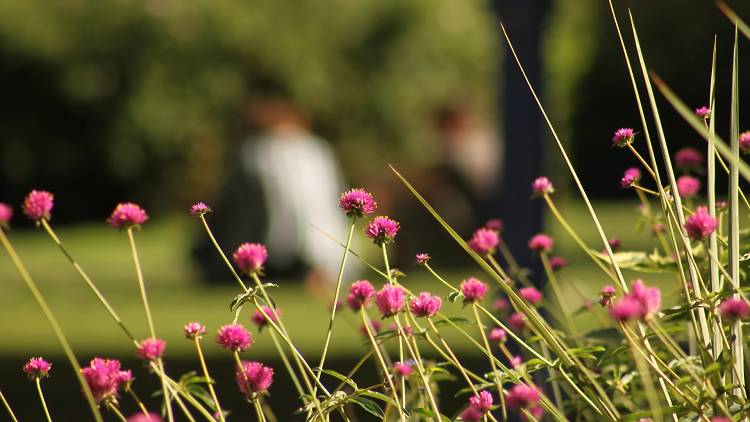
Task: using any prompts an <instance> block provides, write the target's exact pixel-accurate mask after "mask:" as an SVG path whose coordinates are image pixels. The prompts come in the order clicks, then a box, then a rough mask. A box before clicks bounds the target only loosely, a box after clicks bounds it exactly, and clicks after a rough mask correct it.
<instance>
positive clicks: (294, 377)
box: [268, 330, 318, 397]
mask: <svg viewBox="0 0 750 422" xmlns="http://www.w3.org/2000/svg"><path fill="white" fill-rule="evenodd" d="M268 334H269V335H270V336H271V341H272V342H273V346H274V347H275V348H276V352H277V353H278V354H279V357H281V362H282V363H283V364H284V368H286V371H287V373H289V378H291V379H292V384H294V388H295V389H296V390H297V394H299V396H300V397H302V396H303V395H305V392H304V390H303V389H302V384H300V382H299V378H297V373H296V372H294V368H292V365H291V363H290V362H289V358H288V357H287V355H286V352H285V351H284V349H283V348H282V347H281V344H280V343H279V339H277V338H276V333H275V332H274V331H273V330H269V331H268ZM315 391H318V389H317V385H315Z"/></svg>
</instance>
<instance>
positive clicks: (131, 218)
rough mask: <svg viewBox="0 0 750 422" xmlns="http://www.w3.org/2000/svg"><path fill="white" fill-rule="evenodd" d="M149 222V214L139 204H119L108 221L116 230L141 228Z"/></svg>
mask: <svg viewBox="0 0 750 422" xmlns="http://www.w3.org/2000/svg"><path fill="white" fill-rule="evenodd" d="M146 220H148V214H146V211H144V210H143V208H141V207H140V206H139V205H138V204H134V203H132V202H125V203H122V204H117V206H116V207H115V210H114V211H112V214H111V215H110V216H109V218H108V219H107V223H109V225H110V226H112V227H114V228H116V229H127V228H129V227H133V226H140V225H141V224H143V223H145V222H146Z"/></svg>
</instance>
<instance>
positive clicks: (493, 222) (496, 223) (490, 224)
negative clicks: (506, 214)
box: [484, 218, 503, 233]
mask: <svg viewBox="0 0 750 422" xmlns="http://www.w3.org/2000/svg"><path fill="white" fill-rule="evenodd" d="M484 228H485V229H488V230H494V231H496V232H498V233H499V232H500V231H501V230H502V229H503V220H501V219H499V218H492V219H489V220H487V222H486V223H484Z"/></svg>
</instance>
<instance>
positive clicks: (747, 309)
mask: <svg viewBox="0 0 750 422" xmlns="http://www.w3.org/2000/svg"><path fill="white" fill-rule="evenodd" d="M719 312H721V317H722V318H724V319H725V320H727V321H730V322H734V321H739V320H743V319H746V318H747V317H748V316H749V315H750V305H748V303H747V301H745V300H744V299H739V298H732V297H730V298H727V299H724V301H723V302H721V305H719Z"/></svg>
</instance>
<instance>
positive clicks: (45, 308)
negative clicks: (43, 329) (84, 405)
mask: <svg viewBox="0 0 750 422" xmlns="http://www.w3.org/2000/svg"><path fill="white" fill-rule="evenodd" d="M0 243H2V244H3V247H4V248H5V250H6V251H7V252H8V255H9V256H10V259H11V261H13V265H15V267H16V269H17V270H18V273H19V274H20V275H21V278H22V279H23V281H24V282H25V283H26V286H27V287H28V288H29V290H31V294H32V295H33V296H34V299H36V301H37V303H38V304H39V307H40V308H41V309H42V312H43V313H44V316H45V317H46V318H47V321H49V323H50V325H51V326H52V330H53V331H54V332H55V336H57V339H58V341H60V344H61V345H62V348H63V350H64V351H65V356H67V358H68V361H70V365H71V366H72V367H73V371H74V372H75V374H76V377H77V378H78V382H79V383H80V384H81V388H82V389H83V392H84V395H85V396H86V401H87V402H88V405H89V408H90V409H91V413H92V414H93V415H94V419H96V421H97V422H102V414H101V412H100V411H99V407H98V406H97V405H96V401H94V396H93V395H92V394H91V388H90V387H89V385H88V383H87V382H86V380H85V379H84V378H83V374H81V366H80V365H79V364H78V359H76V356H75V353H73V349H72V348H71V347H70V343H68V339H67V338H66V337H65V334H64V333H63V331H62V328H61V327H60V324H59V323H58V322H57V318H55V316H54V314H52V310H51V309H50V307H49V305H47V301H46V300H45V299H44V296H42V292H41V291H39V288H38V287H37V285H36V283H35V282H34V280H33V279H32V278H31V274H29V271H28V270H27V269H26V265H24V263H23V261H21V258H20V257H19V256H18V254H17V253H16V250H15V249H14V248H13V245H11V243H10V241H9V240H8V238H7V237H6V236H5V231H4V230H3V228H2V227H0Z"/></svg>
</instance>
